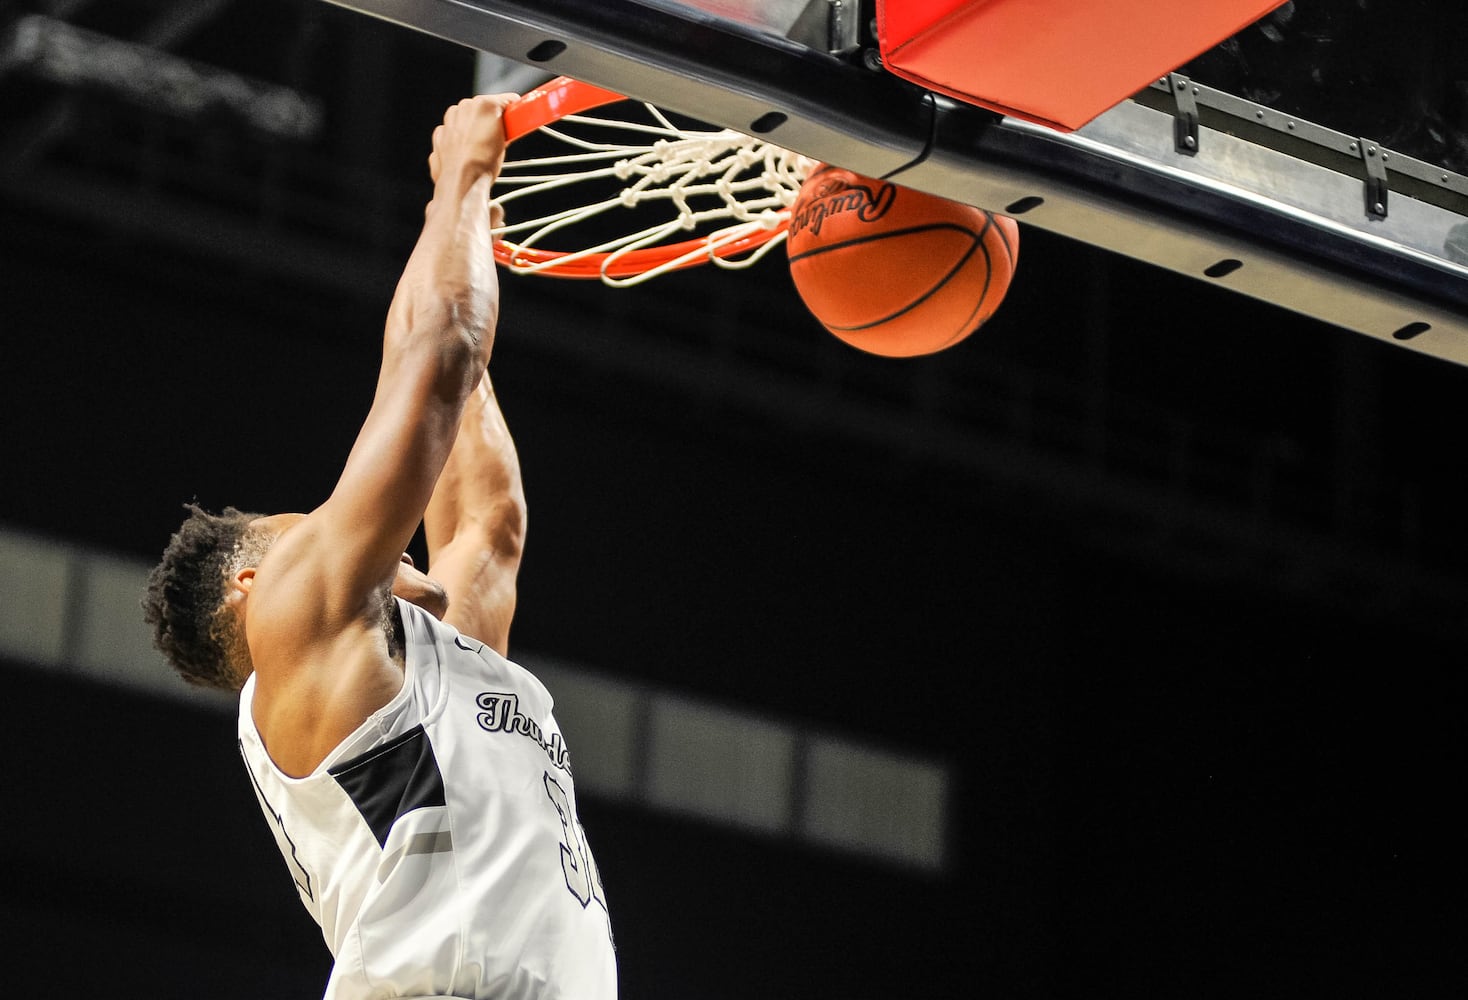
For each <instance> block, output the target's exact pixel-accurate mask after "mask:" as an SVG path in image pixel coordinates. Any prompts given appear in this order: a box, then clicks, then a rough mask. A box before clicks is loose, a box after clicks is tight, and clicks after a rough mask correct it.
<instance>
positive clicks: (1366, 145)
mask: <svg viewBox="0 0 1468 1000" xmlns="http://www.w3.org/2000/svg"><path fill="white" fill-rule="evenodd" d="M1351 151H1352V152H1353V153H1358V154H1359V155H1360V157H1361V162H1362V163H1364V164H1365V165H1366V214H1367V215H1369V216H1371V217H1372V218H1373V219H1385V218H1386V212H1387V195H1388V194H1389V193H1390V188H1389V187H1388V186H1387V180H1386V161H1387V160H1388V159H1390V158H1391V153H1390V152H1388V151H1387V149H1386V147H1385V146H1383V145H1382V144H1381V143H1379V142H1374V141H1372V140H1371V139H1357V140H1356V141H1355V142H1353V143H1351Z"/></svg>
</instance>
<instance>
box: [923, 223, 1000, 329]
mask: <svg viewBox="0 0 1468 1000" xmlns="http://www.w3.org/2000/svg"><path fill="white" fill-rule="evenodd" d="M989 218H990V221H991V222H992V221H993V216H990V217H989ZM985 228H988V227H987V226H986V227H985ZM1000 232H1001V234H1002V232H1003V231H1002V230H1001V231H1000ZM979 249H980V250H982V251H983V252H984V290H983V291H981V292H980V293H979V300H978V301H977V302H975V303H974V307H973V308H972V309H970V310H969V314H968V319H966V320H964V322H963V324H962V325H961V326H959V328H958V332H957V333H955V334H954V335H953V336H952V337H949V338H948V340H947V341H945V342H944V343H943V344H942V346H940V347H938V348H937V350H939V351H942V350H946V349H947V348H950V347H952V346H953V345H954V344H956V343H958V342H959V341H960V340H962V339H963V338H964V337H967V336H968V335H969V334H971V333H973V332H974V331H975V330H976V329H978V327H979V324H978V323H977V322H975V320H974V317H975V316H977V315H978V314H979V310H980V309H982V308H984V303H985V302H986V301H988V299H989V283H990V282H991V281H993V280H994V258H993V257H991V256H990V255H989V245H988V244H987V243H984V242H982V241H980V243H979ZM995 308H996V309H997V308H998V306H997V305H996V306H995Z"/></svg>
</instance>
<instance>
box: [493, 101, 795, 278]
mask: <svg viewBox="0 0 1468 1000" xmlns="http://www.w3.org/2000/svg"><path fill="white" fill-rule="evenodd" d="M629 107H630V108H634V109H636V108H640V109H642V111H643V112H645V114H646V115H647V118H648V120H647V121H646V122H643V121H639V120H634V119H632V118H630V117H629V118H620V119H618V118H611V117H601V116H593V115H568V116H566V117H565V118H563V119H561V120H560V121H558V122H556V123H554V124H553V125H550V126H545V127H542V128H541V129H539V130H538V131H536V132H535V133H532V136H528V137H526V138H525V139H521V140H519V141H517V142H516V143H514V144H512V145H511V146H510V157H509V158H507V160H506V163H505V167H504V170H503V171H502V172H501V174H500V179H499V181H498V183H497V185H496V190H497V192H499V193H498V195H497V197H496V199H495V200H496V201H497V202H498V203H499V204H500V205H501V206H503V208H504V210H505V220H506V222H505V225H504V227H503V228H502V229H499V230H496V233H495V235H496V237H497V238H498V239H500V240H501V241H502V242H503V243H504V244H505V245H506V247H507V248H508V249H509V251H510V253H511V256H510V258H509V260H508V261H503V260H502V262H503V263H507V264H508V266H509V269H510V270H511V271H512V272H514V273H518V274H536V273H542V272H553V271H554V270H555V269H558V268H559V269H561V270H562V273H571V272H577V273H579V274H580V276H599V277H600V278H601V280H602V281H603V282H604V283H605V284H608V285H611V286H613V287H618V286H625V285H634V284H637V283H639V282H642V281H646V280H648V279H649V278H652V277H655V276H657V275H659V274H663V273H666V272H668V271H671V270H675V269H678V268H681V267H685V266H688V265H689V264H690V263H691V262H698V263H704V262H711V263H713V264H716V265H717V266H719V267H724V268H744V267H749V266H751V265H753V264H754V263H756V262H757V261H758V260H760V259H761V258H762V257H763V256H764V255H765V254H766V253H768V252H769V251H770V250H771V249H773V248H774V247H776V246H778V245H779V244H780V243H781V242H782V241H783V240H784V238H785V233H784V229H785V226H786V224H787V223H788V221H789V217H790V204H791V203H792V202H793V201H794V200H795V196H796V194H797V193H798V192H799V190H800V184H801V181H803V180H804V179H805V175H806V173H807V172H808V171H809V169H810V168H811V167H812V166H813V165H814V161H812V160H810V159H808V158H807V157H804V156H800V155H799V154H796V153H792V152H790V151H788V150H785V149H781V148H780V147H778V146H774V145H771V144H770V143H767V142H764V141H762V140H759V139H756V138H754V137H751V136H748V135H744V134H742V133H739V132H735V131H732V130H729V129H721V130H717V131H702V130H697V129H688V128H683V127H679V126H677V125H675V124H674V123H673V122H672V121H671V120H670V118H669V116H667V115H666V114H664V113H663V112H662V111H661V110H659V109H658V108H655V107H653V106H652V105H649V104H641V103H640V102H639V103H632V102H629V103H628V104H625V105H618V106H617V109H618V112H619V113H623V112H625V111H626V109H627V108H629ZM531 138H534V142H529V141H528V140H529V139H531ZM557 144H558V145H557ZM525 146H530V147H532V149H531V151H530V155H528V156H526V157H525V158H515V156H516V154H517V153H520V152H522V147H525ZM548 147H554V150H552V151H546V150H547V148H548ZM555 150H558V151H555ZM568 204H570V205H571V206H572V207H565V206H567V205H568ZM629 210H630V211H629ZM522 216H523V217H522ZM667 244H676V245H677V247H678V250H679V252H677V253H676V254H675V255H674V256H672V257H671V258H670V259H668V260H665V261H662V262H660V263H651V264H649V265H648V266H646V267H645V269H644V267H643V262H644V261H645V260H646V259H648V258H649V257H651V256H653V254H654V252H653V251H652V250H651V249H650V248H653V247H659V246H663V245H667ZM568 245H569V246H570V247H574V248H568ZM644 251H646V252H644ZM543 252H544V253H554V254H557V256H555V257H553V258H551V259H541V254H542V253H543ZM725 254H728V256H727V257H726V256H724V255H725ZM600 255H605V256H604V257H601V256H600ZM629 269H631V270H633V271H635V273H631V274H626V273H625V272H626V271H627V270H629ZM619 272H622V273H620V274H619Z"/></svg>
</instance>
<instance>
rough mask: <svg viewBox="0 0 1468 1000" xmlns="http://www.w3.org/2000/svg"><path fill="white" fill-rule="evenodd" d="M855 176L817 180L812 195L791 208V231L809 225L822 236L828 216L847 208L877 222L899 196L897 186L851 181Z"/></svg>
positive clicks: (792, 233) (840, 212)
mask: <svg viewBox="0 0 1468 1000" xmlns="http://www.w3.org/2000/svg"><path fill="white" fill-rule="evenodd" d="M819 176H820V175H816V177H813V178H811V179H812V180H814V179H816V178H818V177H819ZM853 176H854V175H852V174H846V175H845V176H844V177H843V176H837V177H834V178H829V179H826V180H820V181H818V183H817V184H816V185H815V186H814V187H813V188H812V191H811V193H810V196H809V199H808V200H807V199H802V200H801V201H800V202H799V203H798V204H797V205H796V206H795V209H794V211H792V212H791V214H790V235H792V236H794V235H796V234H798V233H801V232H804V231H805V230H807V229H808V230H810V233H811V235H813V236H819V235H820V232H821V227H822V226H824V225H825V224H826V220H827V219H829V218H831V217H832V216H836V215H842V214H844V213H846V212H855V213H856V218H857V219H858V220H859V221H861V222H876V221H877V220H878V219H880V218H881V217H882V216H884V215H886V214H887V210H888V209H889V208H891V207H892V202H893V200H894V199H895V198H896V197H897V188H896V187H895V186H894V185H892V184H888V183H886V182H885V181H871V182H870V183H869V184H859V183H852V177H853ZM807 183H809V181H807Z"/></svg>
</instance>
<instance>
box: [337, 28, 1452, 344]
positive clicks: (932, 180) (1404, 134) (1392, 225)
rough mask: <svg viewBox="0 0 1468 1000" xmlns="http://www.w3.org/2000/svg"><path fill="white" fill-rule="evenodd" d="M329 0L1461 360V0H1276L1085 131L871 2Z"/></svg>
mask: <svg viewBox="0 0 1468 1000" xmlns="http://www.w3.org/2000/svg"><path fill="white" fill-rule="evenodd" d="M331 2H333V3H337V4H339V5H341V6H344V7H348V8H352V9H355V10H358V11H361V12H363V13H366V14H370V15H373V16H377V17H381V18H385V19H388V20H390V21H394V22H397V23H400V24H402V25H404V26H406V27H410V28H413V29H416V30H420V31H424V32H428V33H431V34H434V35H437V36H439V37H442V38H446V39H449V40H451V41H455V42H458V43H461V44H463V45H466V46H469V47H472V48H475V49H478V50H480V51H483V52H489V53H493V54H496V55H499V56H502V57H505V58H508V59H510V60H513V61H514V62H516V63H519V64H523V65H526V66H530V67H534V68H538V69H541V70H543V71H544V72H545V73H546V75H547V76H549V75H555V74H564V75H567V76H571V77H575V78H577V79H581V80H585V81H587V82H589V83H592V84H595V85H597V86H600V87H605V88H607V89H609V90H614V91H617V92H619V93H623V94H626V95H628V96H629V97H633V98H637V99H641V100H647V101H653V102H656V103H658V104H660V105H662V106H665V107H668V108H669V109H670V110H673V111H676V112H679V113H681V114H685V115H689V116H693V117H695V118H697V119H699V120H702V121H705V122H708V123H710V124H713V125H718V126H722V127H727V128H734V129H738V130H740V131H744V132H749V133H755V134H759V135H761V136H763V137H764V138H766V139H768V140H770V141H772V142H775V143H777V144H778V145H780V146H783V147H785V148H788V149H791V150H793V151H795V152H798V153H801V154H803V155H806V156H809V157H812V158H814V159H817V160H822V161H826V162H830V163H835V164H839V165H841V166H844V167H847V168H849V169H851V170H854V171H857V172H859V173H863V174H867V175H869V176H875V177H886V178H888V179H891V180H893V181H896V182H897V183H900V184H903V185H906V186H909V187H913V188H917V189H919V190H923V191H928V192H931V193H934V194H939V195H942V196H944V197H948V198H953V199H955V200H959V201H964V202H968V203H970V204H976V205H980V206H982V207H985V208H988V209H990V210H993V211H998V212H1005V213H1008V214H1011V215H1013V216H1015V217H1016V218H1018V219H1019V220H1020V222H1021V223H1023V224H1024V225H1029V226H1036V227H1039V228H1043V229H1047V230H1050V231H1052V232H1055V233H1058V234H1061V235H1063V236H1067V237H1070V238H1073V239H1077V240H1081V241H1084V242H1086V243H1089V244H1092V245H1094V246H1097V247H1100V248H1102V249H1105V250H1109V251H1113V252H1116V253H1119V254H1123V255H1126V256H1128V257H1132V258H1135V259H1138V260H1142V261H1145V262H1148V263H1150V264H1153V265H1156V266H1158V267H1163V268H1166V269H1168V270H1171V271H1175V272H1178V273H1182V274H1185V275H1190V276H1193V277H1195V278H1197V279H1198V280H1199V281H1202V282H1212V283H1217V284H1220V285H1222V286H1225V287H1227V288H1229V289H1232V290H1234V291H1236V292H1238V293H1240V294H1243V295H1248V296H1252V297H1255V298H1258V299H1261V300H1265V301H1268V302H1271V303H1274V304H1277V305H1280V306H1283V307H1285V308H1287V309H1291V310H1294V311H1296V312H1299V313H1302V314H1305V315H1309V316H1312V317H1316V318H1318V319H1322V320H1325V321H1327V322H1329V323H1332V324H1335V325H1337V326H1340V327H1343V328H1345V329H1349V330H1354V331H1357V332H1360V333H1363V334H1367V335H1370V336H1372V337H1376V338H1379V339H1382V340H1385V341H1388V342H1393V343H1398V344H1401V345H1403V346H1406V347H1409V348H1411V349H1414V350H1418V351H1422V352H1424V353H1427V354H1431V355H1434V356H1437V357H1440V358H1444V359H1447V360H1451V361H1453V362H1455V363H1459V364H1468V178H1465V177H1464V176H1463V175H1462V173H1460V172H1459V171H1460V170H1462V169H1464V168H1465V162H1464V159H1465V153H1468V141H1465V139H1464V124H1465V119H1468V112H1465V110H1464V107H1463V105H1464V103H1465V102H1468V92H1465V88H1468V84H1464V83H1462V82H1461V81H1463V80H1465V79H1468V71H1465V68H1464V66H1463V65H1462V63H1463V62H1464V59H1463V57H1462V56H1461V55H1460V54H1457V53H1456V52H1454V51H1453V45H1452V40H1453V39H1455V38H1461V37H1463V34H1462V33H1461V31H1459V30H1456V29H1455V25H1459V24H1460V22H1462V21H1463V20H1464V13H1463V10H1462V7H1461V5H1459V4H1456V3H1455V2H1452V0H1448V2H1442V3H1438V2H1435V0H1434V2H1431V3H1429V2H1427V0H1419V2H1418V3H1415V4H1407V5H1403V4H1400V3H1398V4H1394V5H1392V6H1391V7H1390V9H1387V8H1383V9H1381V10H1375V9H1373V4H1372V3H1369V2H1366V3H1363V2H1360V0H1320V2H1317V3H1312V4H1305V3H1286V4H1285V5H1284V6H1282V7H1278V8H1277V9H1274V10H1273V11H1272V12H1270V13H1268V14H1267V15H1266V17H1265V18H1264V19H1263V20H1261V21H1259V22H1257V23H1255V24H1253V25H1252V26H1250V27H1248V28H1245V29H1244V30H1243V31H1242V32H1239V33H1237V34H1235V35H1234V36H1231V37H1229V38H1227V39H1225V40H1223V41H1222V42H1221V43H1220V44H1218V45H1215V46H1214V47H1213V48H1211V49H1208V50H1207V51H1206V52H1204V53H1203V54H1202V55H1199V56H1197V57H1196V58H1190V57H1184V58H1187V59H1188V61H1186V62H1184V63H1181V64H1179V65H1178V66H1177V67H1175V68H1174V71H1170V72H1167V73H1166V74H1165V75H1159V76H1158V77H1157V78H1156V79H1155V80H1154V81H1151V82H1150V83H1149V84H1148V85H1147V86H1144V87H1142V88H1141V89H1140V90H1139V91H1137V92H1136V93H1134V94H1132V95H1130V96H1126V97H1122V98H1121V99H1120V100H1119V101H1118V102H1117V103H1116V104H1114V105H1112V106H1110V107H1109V109H1108V110H1105V111H1104V112H1102V113H1100V114H1099V115H1097V116H1096V117H1095V118H1093V119H1091V120H1089V121H1088V122H1086V123H1085V124H1083V125H1081V126H1080V127H1078V128H1075V129H1074V130H1073V131H1066V130H1064V129H1062V128H1057V127H1051V126H1047V125H1043V124H1039V123H1038V122H1037V121H1034V120H1027V119H1026V118H1025V117H1020V116H1017V115H1006V114H1003V113H1000V112H998V111H995V110H993V109H992V108H993V102H990V106H980V105H979V104H977V103H972V102H969V101H965V100H962V99H959V98H958V97H955V96H953V95H952V94H950V93H939V92H937V91H935V90H933V89H929V88H926V87H923V86H921V85H919V84H917V83H914V82H913V81H912V80H910V79H905V78H903V77H901V76H899V75H897V74H896V73H895V72H892V71H890V70H889V69H888V68H887V67H886V66H884V64H883V58H882V47H881V39H880V38H879V37H878V34H877V26H876V23H875V22H876V17H875V15H876V13H877V12H878V10H877V8H878V6H879V5H878V4H877V3H876V2H875V0H331ZM1011 3H1013V4H1014V6H1016V7H1019V8H1025V9H1027V10H1030V11H1033V12H1034V16H1033V18H1032V21H1033V23H1034V26H1035V30H1036V31H1037V32H1041V33H1044V32H1049V31H1052V30H1053V29H1054V21H1053V18H1054V16H1058V14H1057V12H1058V11H1061V10H1062V8H1064V7H1067V6H1070V4H1068V3H1067V2H1066V0H1011ZM936 6H945V7H947V8H959V7H963V6H964V4H962V3H959V2H950V3H947V4H946V5H941V4H940V5H936ZM1124 6H1127V7H1129V8H1130V7H1133V6H1134V5H1124ZM1156 6H1157V10H1156V14H1155V17H1156V18H1158V19H1166V18H1171V19H1177V18H1186V16H1187V15H1186V14H1182V13H1179V12H1178V10H1176V9H1168V8H1166V7H1164V6H1163V5H1156ZM1260 6H1261V8H1262V9H1268V8H1269V7H1270V5H1269V4H1261V5H1260ZM1408 8H1410V9H1408ZM1136 33H1137V32H1136V30H1135V26H1131V30H1130V31H1120V30H1118V31H1117V32H1116V33H1114V34H1112V35H1109V36H1108V37H1106V38H1104V39H1097V41H1096V45H1095V50H1096V53H1095V57H1096V58H1097V59H1101V60H1105V59H1108V58H1111V55H1110V54H1109V53H1110V52H1111V51H1112V50H1113V49H1117V48H1124V47H1126V46H1128V45H1130V44H1132V42H1131V41H1130V40H1129V39H1130V38H1132V36H1135V35H1136ZM1144 34H1145V32H1144ZM1035 72H1036V73H1037V74H1043V73H1045V72H1046V67H1045V66H1043V65H1040V66H1037V67H1036V69H1035ZM1186 322H1187V317H1186V316H1179V323H1180V324H1181V325H1184V326H1185V325H1186Z"/></svg>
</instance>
